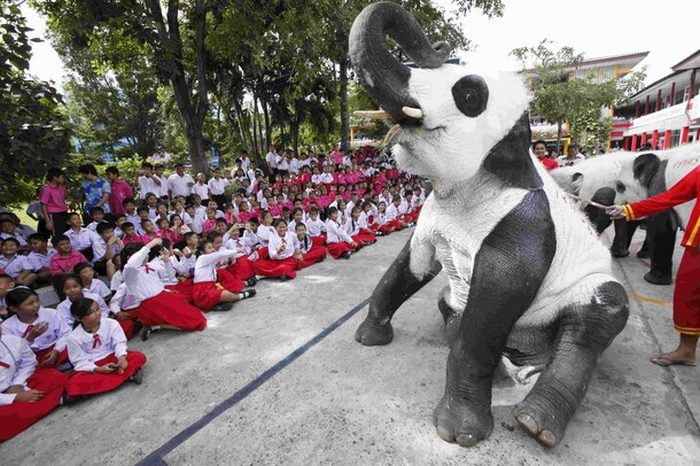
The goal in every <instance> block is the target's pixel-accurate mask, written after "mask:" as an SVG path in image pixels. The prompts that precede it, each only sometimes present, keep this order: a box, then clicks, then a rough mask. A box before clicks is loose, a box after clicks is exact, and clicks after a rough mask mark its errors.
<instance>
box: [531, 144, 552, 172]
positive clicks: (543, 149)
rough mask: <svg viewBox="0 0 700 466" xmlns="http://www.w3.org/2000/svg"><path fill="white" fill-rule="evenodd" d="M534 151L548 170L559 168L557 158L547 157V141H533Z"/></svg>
mask: <svg viewBox="0 0 700 466" xmlns="http://www.w3.org/2000/svg"><path fill="white" fill-rule="evenodd" d="M532 152H533V153H534V154H535V155H536V156H537V158H538V159H539V161H540V162H542V165H544V168H546V169H547V171H550V170H554V169H555V168H559V164H558V163H557V161H556V160H554V159H550V158H549V157H547V143H546V142H544V141H543V140H541V139H540V140H538V141H535V142H533V143H532Z"/></svg>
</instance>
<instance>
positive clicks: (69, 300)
mask: <svg viewBox="0 0 700 466" xmlns="http://www.w3.org/2000/svg"><path fill="white" fill-rule="evenodd" d="M63 294H64V295H65V296H66V299H64V300H63V301H61V302H60V303H58V306H56V310H57V311H58V312H59V313H60V314H61V318H62V319H63V321H64V322H65V323H66V325H68V326H69V327H70V328H74V327H75V325H74V324H75V320H74V319H73V315H72V314H71V312H70V307H71V304H73V303H74V302H76V301H77V300H78V299H81V298H90V299H92V300H93V301H95V302H96V303H97V305H98V307H99V308H100V312H101V313H102V317H104V318H105V319H106V318H108V317H109V308H108V307H107V303H105V301H104V299H102V298H101V297H100V296H98V295H96V294H92V293H89V292H87V291H86V290H85V289H84V288H83V282H82V280H80V277H79V276H78V275H68V276H66V277H65V279H64V280H63Z"/></svg>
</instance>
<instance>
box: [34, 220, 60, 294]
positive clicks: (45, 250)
mask: <svg viewBox="0 0 700 466" xmlns="http://www.w3.org/2000/svg"><path fill="white" fill-rule="evenodd" d="M28 244H29V250H30V251H31V252H30V253H29V254H28V255H27V262H28V263H29V266H30V267H31V269H32V273H34V274H36V278H35V280H34V283H33V285H34V286H35V287H38V286H43V285H48V284H50V283H51V258H52V257H53V255H54V254H56V250H55V249H54V248H49V247H48V246H47V244H48V241H47V239H46V236H44V235H42V234H40V233H33V234H31V235H29V240H28Z"/></svg>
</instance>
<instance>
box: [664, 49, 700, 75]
mask: <svg viewBox="0 0 700 466" xmlns="http://www.w3.org/2000/svg"><path fill="white" fill-rule="evenodd" d="M693 68H700V50H697V51H695V53H692V54H690V55H689V56H688V57H686V58H684V59H683V60H681V61H680V62H678V63H676V64H675V65H673V66H672V67H671V69H672V70H673V71H684V70H692V69H693Z"/></svg>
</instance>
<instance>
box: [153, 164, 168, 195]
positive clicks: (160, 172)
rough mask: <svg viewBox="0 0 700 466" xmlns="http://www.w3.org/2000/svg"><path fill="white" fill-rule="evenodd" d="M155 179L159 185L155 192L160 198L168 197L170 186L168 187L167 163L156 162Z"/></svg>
mask: <svg viewBox="0 0 700 466" xmlns="http://www.w3.org/2000/svg"><path fill="white" fill-rule="evenodd" d="M153 181H155V182H156V184H157V185H158V189H156V192H154V193H153V194H155V195H156V197H158V198H160V199H168V192H169V191H170V188H169V187H168V177H167V176H165V165H163V164H162V163H157V164H156V174H155V175H153ZM158 182H160V184H159V183H158Z"/></svg>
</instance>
